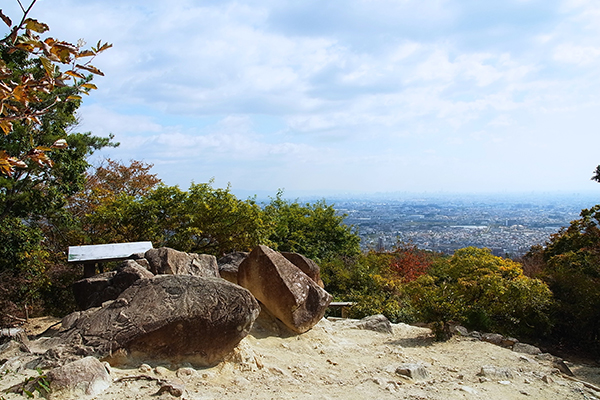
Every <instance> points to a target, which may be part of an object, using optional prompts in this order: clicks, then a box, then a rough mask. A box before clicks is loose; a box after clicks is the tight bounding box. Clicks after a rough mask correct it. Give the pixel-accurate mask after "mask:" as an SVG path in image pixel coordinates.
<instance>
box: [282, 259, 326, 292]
mask: <svg viewBox="0 0 600 400" xmlns="http://www.w3.org/2000/svg"><path fill="white" fill-rule="evenodd" d="M281 255H282V256H284V257H285V258H286V259H287V260H288V261H290V262H291V263H292V264H294V265H295V266H296V267H298V268H300V270H301V271H302V272H304V273H305V274H306V275H308V277H309V278H310V279H312V280H313V281H314V282H315V283H316V284H317V285H319V286H320V287H322V288H324V287H325V285H324V284H323V280H322V279H321V268H319V266H318V265H317V263H316V262H314V261H313V260H311V259H310V258H307V257H304V256H303V255H302V254H298V253H290V252H285V251H284V252H281Z"/></svg>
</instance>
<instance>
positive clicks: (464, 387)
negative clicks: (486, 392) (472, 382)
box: [459, 386, 479, 394]
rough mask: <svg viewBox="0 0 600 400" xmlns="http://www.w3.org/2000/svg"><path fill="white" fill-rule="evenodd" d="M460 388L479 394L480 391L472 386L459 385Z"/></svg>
mask: <svg viewBox="0 0 600 400" xmlns="http://www.w3.org/2000/svg"><path fill="white" fill-rule="evenodd" d="M459 388H460V390H462V391H463V392H467V393H469V394H478V393H479V392H478V391H477V390H475V389H473V388H472V387H470V386H459Z"/></svg>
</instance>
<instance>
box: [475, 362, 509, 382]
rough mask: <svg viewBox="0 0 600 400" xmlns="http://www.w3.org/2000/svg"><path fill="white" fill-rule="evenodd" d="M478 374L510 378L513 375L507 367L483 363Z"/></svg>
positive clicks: (495, 377) (492, 377)
mask: <svg viewBox="0 0 600 400" xmlns="http://www.w3.org/2000/svg"><path fill="white" fill-rule="evenodd" d="M477 375H478V376H484V377H486V378H491V379H501V380H503V379H512V378H513V375H512V372H511V371H510V369H508V368H497V367H494V366H491V365H485V366H483V367H481V371H479V373H478V374H477Z"/></svg>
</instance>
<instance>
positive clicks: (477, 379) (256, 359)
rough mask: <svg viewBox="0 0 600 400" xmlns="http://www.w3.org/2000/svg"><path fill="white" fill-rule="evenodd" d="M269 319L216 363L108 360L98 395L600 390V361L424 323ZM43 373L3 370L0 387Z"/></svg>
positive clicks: (417, 395)
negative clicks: (416, 368) (574, 360)
mask: <svg viewBox="0 0 600 400" xmlns="http://www.w3.org/2000/svg"><path fill="white" fill-rule="evenodd" d="M55 322H56V320H53V319H38V320H34V321H32V322H31V323H30V324H29V325H28V326H27V329H28V333H29V334H39V333H41V332H43V331H45V330H46V329H47V328H48V327H49V326H50V325H52V324H53V323H55ZM265 326H266V325H265V324H262V325H261V324H257V326H256V328H254V329H253V330H252V332H251V334H250V335H249V336H248V337H246V338H245V339H244V340H243V341H242V342H241V343H240V345H239V346H238V348H237V349H236V351H235V352H234V354H233V355H232V356H231V357H230V359H228V360H227V361H225V362H222V363H221V364H219V365H217V366H216V367H212V368H204V369H195V368H192V367H191V366H189V365H179V366H170V365H159V366H156V365H141V366H135V367H132V368H116V367H111V368H110V369H111V376H112V377H113V379H114V381H115V382H114V383H113V384H112V386H111V387H109V388H108V389H107V390H105V391H104V392H103V393H101V394H100V395H98V396H96V397H93V398H94V399H98V400H109V399H151V398H153V399H156V398H158V399H170V398H176V397H175V396H173V395H172V394H170V393H168V392H163V393H162V394H158V395H156V393H157V392H158V391H159V388H160V386H159V385H158V384H157V382H159V381H162V382H165V381H168V382H173V383H176V384H182V385H183V387H184V388H185V390H184V392H183V395H182V396H181V397H180V398H183V399H219V400H225V399H236V400H238V399H365V398H368V399H414V400H430V399H431V400H434V399H503V400H506V399H540V400H541V399H543V400H549V399H588V400H591V399H600V388H598V387H600V368H597V367H592V366H587V365H583V364H568V365H569V367H570V369H571V370H572V371H573V372H574V374H575V378H571V377H568V376H566V375H564V374H563V373H561V372H560V371H559V370H558V369H557V367H556V365H555V363H554V361H553V360H552V357H550V356H548V355H546V356H533V355H528V354H521V353H516V352H513V351H512V350H510V349H506V348H502V347H499V346H496V345H493V344H490V343H486V342H481V341H478V340H475V339H473V338H469V337H460V336H458V337H457V336H455V337H453V338H452V339H451V340H449V341H447V342H441V343H440V342H434V341H433V340H432V337H431V332H430V331H429V330H428V329H426V328H418V327H413V326H409V325H405V324H393V325H392V327H393V333H391V334H389V333H379V332H375V331H370V330H362V329H356V327H355V325H353V323H352V321H349V320H327V319H324V320H322V321H321V322H319V324H317V325H316V326H315V327H314V328H313V329H312V330H310V331H309V332H307V333H305V334H302V335H285V334H284V335H277V329H276V327H273V326H271V327H265ZM55 329H56V328H55ZM51 332H52V331H48V332H47V333H46V334H49V333H51ZM405 364H419V365H420V366H422V367H423V368H424V370H425V371H426V375H427V376H422V377H421V378H416V379H411V378H408V377H404V376H402V375H400V374H398V373H397V372H396V371H397V370H398V368H399V367H401V366H403V365H405ZM482 369H483V370H484V372H485V373H484V375H483V376H482V375H481V372H482ZM422 370H423V369H421V371H422ZM37 374H38V372H36V371H32V370H27V369H21V370H18V371H9V372H8V373H5V372H3V373H2V378H1V379H0V389H1V390H2V391H4V390H5V389H6V388H8V387H10V386H11V385H14V384H16V383H18V382H19V381H22V380H23V379H25V378H26V377H27V376H36V375H37ZM127 377H129V378H130V379H122V378H127ZM142 377H143V378H142ZM119 379H120V381H118V382H117V380H119ZM35 395H36V396H38V395H37V393H36V394H35ZM1 396H3V398H4V399H6V400H10V399H23V397H22V396H20V395H17V394H2V395H1ZM1 398H2V397H0V399H1Z"/></svg>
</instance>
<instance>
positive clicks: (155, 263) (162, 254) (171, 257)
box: [144, 247, 219, 278]
mask: <svg viewBox="0 0 600 400" xmlns="http://www.w3.org/2000/svg"><path fill="white" fill-rule="evenodd" d="M144 258H145V259H146V260H147V261H148V264H149V268H148V269H149V270H150V272H152V273H153V274H155V275H159V274H169V275H194V276H204V277H212V278H218V277H219V267H218V265H217V258H216V257H215V256H211V255H208V254H195V253H185V252H183V251H177V250H174V249H171V248H168V247H161V248H159V249H150V250H148V251H147V252H146V253H145V254H144Z"/></svg>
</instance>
